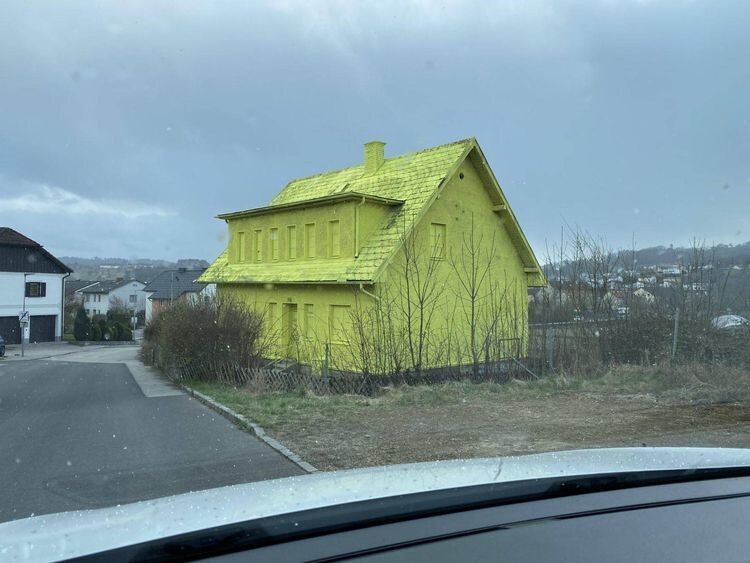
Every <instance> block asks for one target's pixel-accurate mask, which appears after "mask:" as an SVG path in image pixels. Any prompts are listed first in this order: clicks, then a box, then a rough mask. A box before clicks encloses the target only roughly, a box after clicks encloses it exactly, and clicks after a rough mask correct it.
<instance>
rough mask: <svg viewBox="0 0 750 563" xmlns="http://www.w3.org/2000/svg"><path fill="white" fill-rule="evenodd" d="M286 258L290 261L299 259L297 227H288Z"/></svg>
mask: <svg viewBox="0 0 750 563" xmlns="http://www.w3.org/2000/svg"><path fill="white" fill-rule="evenodd" d="M286 257H287V259H288V260H296V259H297V225H287V226H286Z"/></svg>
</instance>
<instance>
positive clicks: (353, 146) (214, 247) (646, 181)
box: [0, 0, 750, 258]
mask: <svg viewBox="0 0 750 563" xmlns="http://www.w3.org/2000/svg"><path fill="white" fill-rule="evenodd" d="M3 12H4V18H3V19H2V20H1V21H0V108H1V109H0V223H3V224H10V225H13V226H16V227H17V228H19V229H20V230H22V231H24V232H26V233H28V234H29V235H30V236H32V237H34V238H38V239H40V240H41V241H42V242H44V243H46V244H47V245H48V246H50V247H51V248H52V249H53V250H55V251H56V252H59V253H60V254H76V255H83V256H86V255H94V254H99V255H102V254H108V255H124V256H133V255H138V256H148V257H164V258H176V257H182V256H194V257H205V258H211V257H213V256H214V255H215V254H217V253H218V251H219V250H220V249H221V247H222V244H223V238H222V237H223V231H224V225H223V224H222V223H221V222H219V221H217V220H215V219H213V218H212V216H213V215H214V214H216V213H219V212H223V211H229V210H234V209H238V208H247V207H253V206H259V205H264V204H266V203H267V202H268V201H269V200H270V199H271V197H272V196H273V195H274V194H275V193H276V192H277V191H278V190H279V189H280V188H281V187H282V186H283V185H284V184H285V183H286V182H287V181H288V180H289V179H291V178H294V177H296V176H301V175H307V174H310V173H314V172H318V171H321V170H326V169H333V168H340V167H342V166H345V165H349V164H353V163H355V162H357V161H358V160H359V159H360V158H361V144H362V143H363V142H364V141H366V140H369V139H372V138H380V139H384V140H386V141H388V147H387V149H386V150H387V151H388V152H389V153H390V154H396V153H400V152H403V151H408V150H415V149H419V148H422V147H425V146H429V145H433V144H439V143H443V142H449V141H452V140H455V139H458V138H463V137H467V136H476V137H478V139H479V141H480V142H481V143H482V146H483V147H484V149H485V152H486V154H487V156H488V158H489V159H490V163H491V165H492V166H493V168H494V170H495V172H496V174H497V176H498V177H499V179H500V181H501V183H502V184H503V186H504V189H505V190H506V192H507V195H508V197H509V198H510V201H511V204H512V205H513V206H514V208H515V210H516V214H517V215H518V216H519V218H520V220H521V221H522V224H523V226H524V228H525V230H526V231H527V234H528V236H529V238H530V240H531V242H532V244H534V246H535V247H536V248H537V249H538V250H539V251H541V250H542V249H543V246H544V241H545V239H547V238H552V239H554V238H556V233H558V232H559V226H560V225H561V224H562V223H563V221H567V222H568V223H570V224H577V225H580V226H581V227H584V228H587V229H588V230H590V231H592V232H597V233H602V234H605V235H606V236H607V237H608V239H609V241H610V242H611V243H613V244H615V245H620V244H622V245H629V244H630V241H631V238H632V235H633V233H635V236H636V240H637V241H638V242H639V243H640V244H656V243H670V242H675V243H684V242H686V241H687V240H688V238H690V237H692V236H697V237H700V238H703V239H707V240H709V241H710V240H716V241H724V242H737V241H742V240H747V239H750V234H749V233H750V224H749V221H748V219H747V212H746V210H747V209H750V169H749V168H750V167H749V165H748V159H747V155H748V154H750V109H749V107H748V104H747V100H748V99H750V70H748V69H749V68H750V67H748V65H747V64H746V55H747V53H748V52H750V34H748V33H747V31H748V29H750V21H749V19H748V18H749V16H748V13H749V11H748V10H747V8H746V5H745V3H744V2H742V1H736V2H708V1H705V2H700V1H696V2H681V1H661V2H660V1H653V2H648V1H642V2H636V1H625V0H621V1H614V0H612V1H608V2H599V3H595V2H565V3H563V2H536V1H529V2H510V1H508V2H499V3H496V4H491V3H487V2H461V1H456V2H444V3H440V4H427V3H421V2H419V3H414V4H404V3H402V2H393V3H387V2H386V3H383V2H376V3H352V2H305V3H291V2H290V3H286V2H282V3H279V2H268V3H267V4H265V5H264V4H262V3H255V2H253V3H245V2H236V3H229V2H217V3H211V2H203V1H201V2H198V1H197V0H196V1H181V2H177V1H174V2H165V1H160V2H153V1H148V2H147V1H143V2H127V3H125V2H109V3H96V4H94V3H88V2H85V3H84V2H80V3H75V2H65V3H35V2H14V3H6V4H4V6H3ZM725 186H729V187H728V188H726V187H725ZM45 190H46V191H45ZM66 194H69V195H66ZM76 198H77V199H76ZM2 200H6V201H11V202H12V203H13V204H12V205H6V206H5V208H3V206H2V203H1V201H2ZM34 200H36V201H38V205H37V206H36V207H35V206H34V204H33V201H34ZM61 202H62V203H61ZM55 205H58V206H59V210H58V211H57V212H54V211H52V210H51V206H53V207H54V206H55ZM76 206H77V208H76ZM81 210H85V212H83V211H81Z"/></svg>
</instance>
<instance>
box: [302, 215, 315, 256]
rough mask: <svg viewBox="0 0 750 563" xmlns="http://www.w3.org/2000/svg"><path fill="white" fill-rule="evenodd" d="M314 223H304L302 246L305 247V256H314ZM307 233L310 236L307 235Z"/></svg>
mask: <svg viewBox="0 0 750 563" xmlns="http://www.w3.org/2000/svg"><path fill="white" fill-rule="evenodd" d="M315 229H316V226H315V223H305V233H304V247H305V258H315V257H316V250H317V249H316V244H317V240H316V235H315ZM308 233H309V234H310V235H312V236H309V235H308Z"/></svg>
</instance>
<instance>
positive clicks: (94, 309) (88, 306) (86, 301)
mask: <svg viewBox="0 0 750 563" xmlns="http://www.w3.org/2000/svg"><path fill="white" fill-rule="evenodd" d="M81 305H83V308H84V310H85V311H86V314H87V315H89V316H90V317H93V316H94V315H106V314H107V311H108V310H109V295H108V294H106V293H81Z"/></svg>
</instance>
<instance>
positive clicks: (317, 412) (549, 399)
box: [187, 366, 750, 469]
mask: <svg viewBox="0 0 750 563" xmlns="http://www.w3.org/2000/svg"><path fill="white" fill-rule="evenodd" d="M187 383H188V384H189V385H190V386H191V387H193V388H194V389H196V390H198V391H201V392H202V393H205V394H207V395H209V396H211V397H213V398H214V399H216V400H217V401H219V402H221V403H223V404H225V405H227V406H229V407H230V408H232V409H234V410H235V411H237V412H239V413H241V414H244V415H245V416H247V417H248V418H250V419H251V420H252V421H254V422H256V423H258V424H260V425H261V426H263V427H264V428H265V429H266V431H268V432H269V433H271V434H272V435H273V436H274V437H276V438H277V439H279V440H281V441H282V442H284V443H285V444H286V445H287V446H288V447H290V448H291V449H292V450H293V451H295V452H297V453H299V454H300V455H301V456H302V458H303V459H305V460H306V461H308V462H310V463H312V464H313V465H315V466H316V467H319V468H321V469H338V468H348V467H360V466H366V465H378V464H387V463H401V462H412V461H427V460H434V459H452V458H460V457H486V456H496V455H511V454H523V453H531V452H537V451H548V450H557V449H571V448H579V447H600V446H624V445H638V446H640V445H643V444H647V445H695V446H718V445H722V446H742V447H745V446H750V414H747V411H748V409H747V406H746V405H747V404H748V401H750V374H748V373H747V372H743V371H741V370H736V369H727V368H721V367H718V366H713V367H711V366H653V367H647V368H643V367H631V366H618V367H616V368H613V369H610V370H609V371H607V372H605V373H603V374H601V375H599V376H597V377H570V376H559V377H550V378H545V379H540V380H536V381H514V382H511V383H508V384H502V385H501V384H490V383H485V384H471V383H464V382H459V383H450V384H445V385H438V386H430V387H428V386H417V387H399V388H394V389H388V390H386V391H385V393H383V394H382V395H381V396H378V397H374V398H365V397H360V396H347V395H343V396H332V397H318V396H314V395H309V394H304V393H269V394H252V393H249V392H248V391H246V390H243V389H237V388H233V387H229V386H225V385H221V384H216V383H206V382H198V381H193V382H187Z"/></svg>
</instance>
